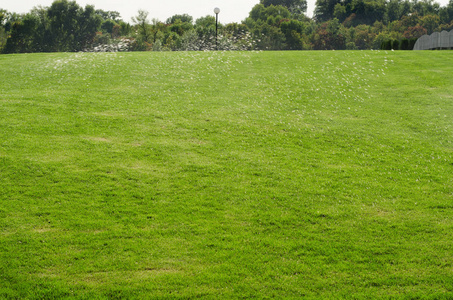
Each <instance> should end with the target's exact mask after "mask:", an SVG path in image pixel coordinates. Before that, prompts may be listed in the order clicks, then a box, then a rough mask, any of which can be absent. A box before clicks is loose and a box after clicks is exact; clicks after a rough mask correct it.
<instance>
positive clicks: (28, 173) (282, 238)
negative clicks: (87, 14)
mask: <svg viewBox="0 0 453 300" xmlns="http://www.w3.org/2000/svg"><path fill="white" fill-rule="evenodd" d="M452 174H453V56H452V52H451V51H418V52H416V51H414V52H412V51H399V52H398V51H395V52H391V51H389V52H386V51H319V52H173V53H156V52H154V53H102V54H92V53H61V54H23V55H1V56H0V298H7V299H8V298H13V299H15V298H17V299H23V298H29V299H49V298H50V299H52V298H74V299H104V298H105V299H112V298H177V297H180V298H198V297H206V298H254V297H256V298H274V297H275V298H298V297H302V296H305V297H306V298H364V299H365V298H417V297H420V298H424V297H426V298H433V299H434V298H440V299H442V298H445V299H447V298H448V299H451V298H453V265H452V264H453V250H452V249H453V242H452V241H453V175H452Z"/></svg>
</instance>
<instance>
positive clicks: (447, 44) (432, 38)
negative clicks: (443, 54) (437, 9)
mask: <svg viewBox="0 0 453 300" xmlns="http://www.w3.org/2000/svg"><path fill="white" fill-rule="evenodd" d="M436 49H439V50H440V49H453V30H450V32H447V31H445V30H444V31H442V32H440V33H439V32H434V33H433V34H431V35H426V34H425V35H424V36H422V37H420V38H419V39H418V40H417V42H415V46H414V50H436Z"/></svg>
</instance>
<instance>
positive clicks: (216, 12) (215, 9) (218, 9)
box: [214, 7, 220, 15]
mask: <svg viewBox="0 0 453 300" xmlns="http://www.w3.org/2000/svg"><path fill="white" fill-rule="evenodd" d="M219 12H220V8H218V7H216V8H214V13H215V14H216V15H217V14H218V13H219Z"/></svg>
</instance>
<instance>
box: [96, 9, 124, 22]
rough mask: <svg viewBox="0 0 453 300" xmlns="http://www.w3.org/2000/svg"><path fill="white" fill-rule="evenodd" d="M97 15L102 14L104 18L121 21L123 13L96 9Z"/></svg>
mask: <svg viewBox="0 0 453 300" xmlns="http://www.w3.org/2000/svg"><path fill="white" fill-rule="evenodd" d="M95 12H96V15H98V16H100V17H101V18H102V19H103V20H112V21H113V22H115V23H119V22H121V15H120V13H119V12H117V11H114V10H113V11H108V10H107V11H106V10H102V9H96V11H95Z"/></svg>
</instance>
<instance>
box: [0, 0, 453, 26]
mask: <svg viewBox="0 0 453 300" xmlns="http://www.w3.org/2000/svg"><path fill="white" fill-rule="evenodd" d="M53 1H54V0H0V8H2V9H6V10H8V11H10V12H16V13H26V12H29V11H30V10H31V9H32V8H33V7H35V6H38V5H42V6H50V5H51V4H52V2H53ZM448 1H449V0H436V2H438V3H440V4H441V5H442V6H445V5H447V3H448ZM76 2H77V3H78V4H79V5H80V6H83V7H85V5H87V4H90V5H94V6H95V8H96V9H103V10H115V11H118V12H119V13H120V14H121V17H122V18H123V20H124V21H126V22H129V23H131V17H133V16H136V15H137V11H138V10H139V9H143V10H146V11H148V12H149V17H150V19H153V18H156V19H158V20H160V21H162V22H164V21H165V20H166V19H167V18H169V17H171V16H173V15H175V14H185V13H186V14H189V15H191V16H192V17H193V18H194V20H196V19H197V18H199V17H204V16H206V15H214V12H213V11H214V8H215V7H219V8H220V14H219V22H220V23H222V24H226V23H231V22H238V23H239V22H241V21H242V20H244V19H245V18H246V17H247V16H248V14H249V12H250V10H251V9H252V7H253V6H255V5H256V4H258V3H259V2H260V1H259V0H191V1H190V0H164V1H162V0H126V1H125V0H76ZM315 2H316V0H308V10H307V14H308V15H309V16H312V15H313V9H314V7H315Z"/></svg>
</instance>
